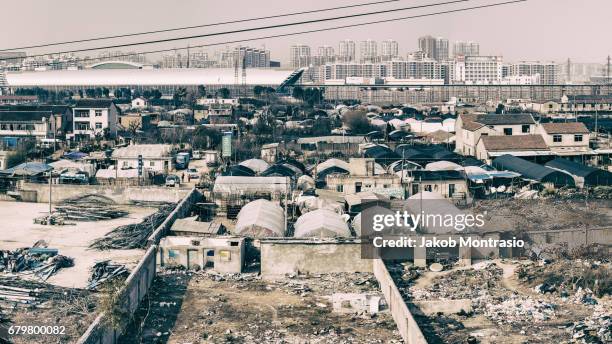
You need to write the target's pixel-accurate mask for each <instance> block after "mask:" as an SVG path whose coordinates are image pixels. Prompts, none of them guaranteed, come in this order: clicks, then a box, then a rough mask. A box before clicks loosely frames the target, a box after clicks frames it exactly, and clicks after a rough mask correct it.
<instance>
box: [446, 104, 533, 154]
mask: <svg viewBox="0 0 612 344" xmlns="http://www.w3.org/2000/svg"><path fill="white" fill-rule="evenodd" d="M535 133H536V122H535V120H534V119H533V116H532V115H531V114H504V115H498V114H486V115H477V114H462V115H460V116H459V118H458V119H457V121H456V122H455V142H456V151H457V152H459V154H463V155H475V154H476V144H477V143H478V141H480V138H481V136H502V135H503V136H518V135H533V134H535Z"/></svg>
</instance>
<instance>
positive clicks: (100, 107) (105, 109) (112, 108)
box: [71, 99, 120, 140]
mask: <svg viewBox="0 0 612 344" xmlns="http://www.w3.org/2000/svg"><path fill="white" fill-rule="evenodd" d="M119 112H120V111H119V108H118V107H117V106H116V105H115V103H113V101H112V100H110V99H81V100H79V101H77V103H76V105H75V106H74V109H73V116H74V117H73V130H72V132H73V134H72V135H71V137H74V138H75V139H77V140H80V139H92V138H95V137H96V135H104V134H108V136H110V137H115V136H117V121H118V118H119Z"/></svg>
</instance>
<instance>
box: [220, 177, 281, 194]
mask: <svg viewBox="0 0 612 344" xmlns="http://www.w3.org/2000/svg"><path fill="white" fill-rule="evenodd" d="M288 183H289V178H285V177H242V176H219V177H217V179H216V180H215V186H213V192H214V193H233V194H240V193H256V192H269V193H285V192H287V187H288V185H287V184H288Z"/></svg>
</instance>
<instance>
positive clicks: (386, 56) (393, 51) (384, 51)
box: [380, 39, 399, 61]
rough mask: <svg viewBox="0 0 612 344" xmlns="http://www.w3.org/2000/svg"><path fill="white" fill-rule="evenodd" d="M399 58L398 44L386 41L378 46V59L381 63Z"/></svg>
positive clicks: (393, 41) (389, 40)
mask: <svg viewBox="0 0 612 344" xmlns="http://www.w3.org/2000/svg"><path fill="white" fill-rule="evenodd" d="M398 56H399V44H398V43H397V41H395V40H392V39H387V40H384V41H382V43H381V44H380V57H381V59H382V60H383V61H390V60H392V59H394V58H396V57H398Z"/></svg>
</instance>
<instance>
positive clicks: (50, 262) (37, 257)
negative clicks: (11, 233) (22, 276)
mask: <svg viewBox="0 0 612 344" xmlns="http://www.w3.org/2000/svg"><path fill="white" fill-rule="evenodd" d="M72 266H74V260H73V259H72V258H70V257H66V256H62V255H60V254H58V250H57V249H52V248H47V247H44V245H43V244H40V243H36V244H35V245H34V247H27V248H20V249H17V250H14V251H0V272H6V273H27V272H32V273H34V275H35V276H37V277H39V278H40V279H41V280H43V281H46V280H47V279H48V278H49V277H51V275H53V274H54V273H56V272H57V271H58V270H59V269H61V268H68V267H72Z"/></svg>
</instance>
